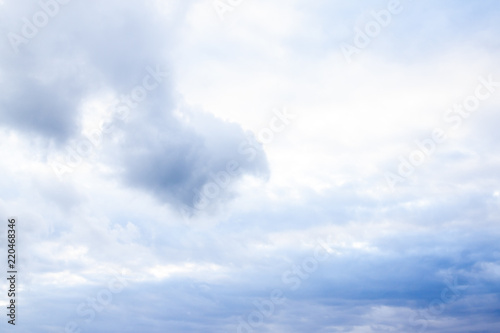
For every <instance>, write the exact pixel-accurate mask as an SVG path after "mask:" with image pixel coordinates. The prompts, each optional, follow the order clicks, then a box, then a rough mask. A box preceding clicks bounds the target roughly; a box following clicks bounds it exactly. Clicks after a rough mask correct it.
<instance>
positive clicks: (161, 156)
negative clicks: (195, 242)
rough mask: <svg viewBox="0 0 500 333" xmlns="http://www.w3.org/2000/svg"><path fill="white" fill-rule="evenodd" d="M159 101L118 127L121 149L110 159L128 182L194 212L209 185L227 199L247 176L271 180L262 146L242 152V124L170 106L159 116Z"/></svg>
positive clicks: (111, 152)
mask: <svg viewBox="0 0 500 333" xmlns="http://www.w3.org/2000/svg"><path fill="white" fill-rule="evenodd" d="M155 102H156V104H155V103H148V104H147V106H146V107H145V108H144V109H143V110H137V113H136V114H134V115H132V116H131V117H130V119H129V121H128V122H127V123H125V124H122V125H117V128H119V129H120V131H121V132H122V135H120V136H119V137H120V139H119V142H118V143H117V144H116V145H114V144H112V143H110V144H109V146H108V149H109V150H108V153H106V154H108V160H109V161H110V163H111V164H113V165H114V167H115V168H116V170H119V171H118V173H119V175H120V178H121V179H122V180H123V181H124V182H125V183H126V184H129V185H131V186H133V187H137V188H141V189H144V190H147V191H149V192H151V193H153V194H154V195H155V196H157V197H158V198H160V199H161V200H162V201H168V202H170V203H173V204H175V205H179V206H183V207H186V206H187V207H188V209H193V208H195V207H194V206H195V205H196V203H197V200H198V198H197V196H198V193H199V192H200V191H202V190H203V188H204V186H205V185H207V184H208V183H214V184H218V186H219V188H218V191H219V192H220V195H218V197H217V199H214V201H215V200H224V199H226V198H227V197H228V194H229V193H230V189H231V187H232V185H233V184H234V182H235V181H236V180H238V179H239V178H241V176H243V175H244V174H251V175H254V176H258V177H264V178H266V177H267V175H268V165H267V159H266V157H265V154H264V151H263V149H262V147H261V146H252V147H251V148H253V150H252V154H245V151H244V150H242V149H241V148H242V147H243V146H244V145H245V144H246V142H247V140H248V139H247V137H246V134H245V132H244V131H243V129H242V128H241V127H240V126H239V125H237V124H235V123H229V122H226V121H223V120H221V119H218V118H216V117H215V116H213V115H211V114H208V113H204V112H201V111H199V110H193V109H190V108H189V107H187V106H182V105H178V106H177V107H176V106H172V105H171V104H170V103H168V102H165V104H167V105H166V107H168V106H170V107H172V109H170V110H168V109H166V110H164V111H163V112H160V113H159V112H158V108H160V109H161V108H162V107H164V106H163V105H162V103H161V102H160V101H158V100H156V101H155ZM174 108H175V109H176V110H175V112H173V111H174ZM179 108H180V109H179ZM109 157H111V158H109ZM228 165H230V166H232V168H233V169H234V170H235V172H234V173H233V174H232V175H230V178H228V177H226V178H224V179H222V182H223V183H222V184H219V182H218V181H219V178H218V177H224V176H220V174H221V173H224V174H225V175H226V174H229V173H227V169H228ZM233 169H231V170H233Z"/></svg>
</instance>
